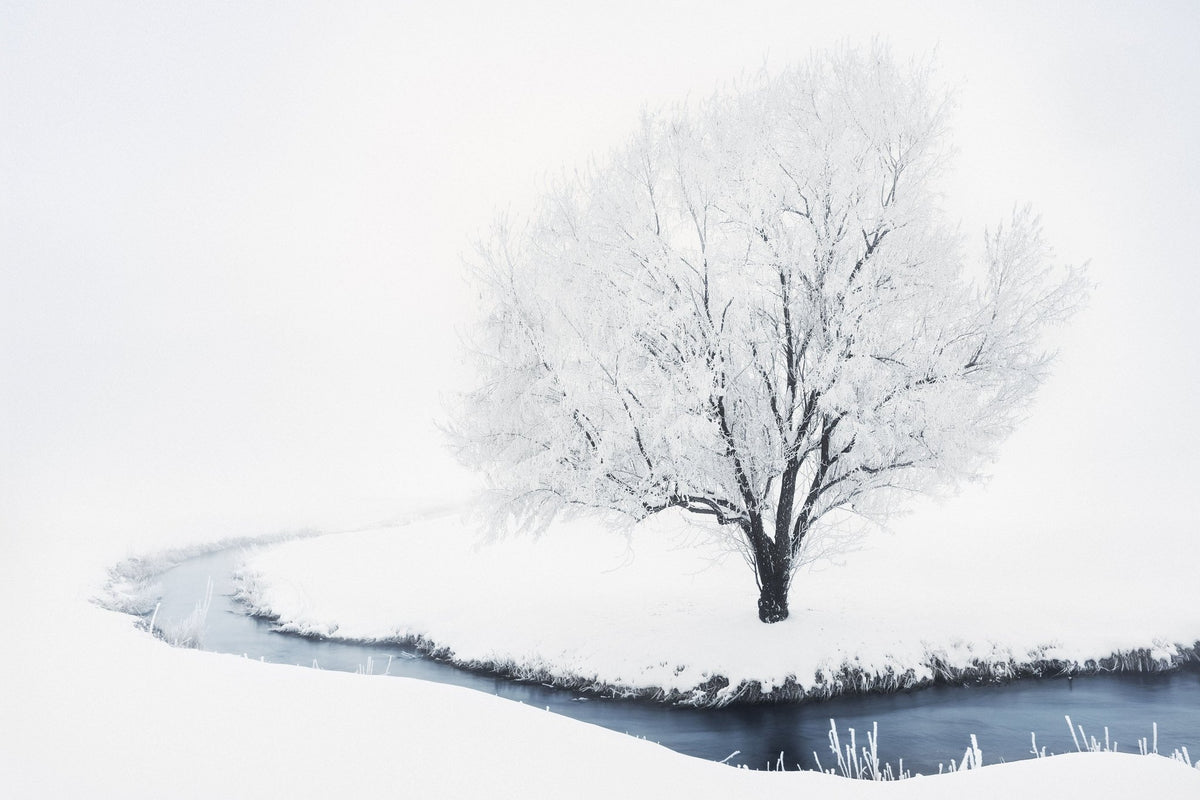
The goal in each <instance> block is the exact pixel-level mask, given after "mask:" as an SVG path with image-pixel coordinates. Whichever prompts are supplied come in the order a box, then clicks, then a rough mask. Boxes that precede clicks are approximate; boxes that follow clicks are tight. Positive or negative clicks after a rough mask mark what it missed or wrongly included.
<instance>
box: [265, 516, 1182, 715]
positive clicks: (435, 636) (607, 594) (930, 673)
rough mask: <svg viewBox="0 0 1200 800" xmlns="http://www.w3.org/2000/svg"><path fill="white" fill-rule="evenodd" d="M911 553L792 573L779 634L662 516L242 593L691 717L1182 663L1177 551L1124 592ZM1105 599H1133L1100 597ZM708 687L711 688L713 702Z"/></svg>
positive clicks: (1091, 582)
mask: <svg viewBox="0 0 1200 800" xmlns="http://www.w3.org/2000/svg"><path fill="white" fill-rule="evenodd" d="M924 519H925V520H926V521H927V522H928V521H930V520H936V519H937V518H936V516H935V515H934V514H932V513H931V514H928V515H926V516H925V517H924ZM913 538H914V539H915V540H916V541H915V543H914V542H913V541H912V540H908V541H906V540H905V539H904V538H903V534H902V533H897V534H894V535H893V536H891V537H883V538H882V541H880V542H879V544H878V546H876V547H874V548H872V549H871V550H870V551H867V552H860V553H855V554H851V555H847V556H846V557H845V562H847V563H843V564H824V565H821V566H823V567H824V568H823V569H818V570H814V571H812V572H804V573H802V574H801V575H800V576H799V577H798V578H797V580H796V586H795V588H794V590H793V600H792V603H793V613H792V616H791V617H790V618H789V619H788V620H785V621H784V622H781V623H776V624H774V625H764V624H761V623H759V622H758V619H757V614H756V608H755V599H756V597H757V594H756V589H755V586H754V584H753V579H752V577H751V574H750V572H749V569H748V567H747V566H746V565H745V563H743V562H742V561H741V559H740V558H738V557H737V555H736V554H731V555H728V556H727V557H723V554H722V552H721V550H720V546H719V544H717V543H715V542H713V541H712V540H711V529H710V528H706V527H703V526H701V525H694V524H689V521H688V518H687V517H686V516H685V515H683V514H675V513H665V514H663V515H660V517H658V518H653V519H651V520H649V521H647V522H645V523H643V524H641V525H639V526H637V527H635V528H633V529H632V530H629V531H628V532H625V533H622V532H617V531H614V530H612V529H611V527H608V526H606V525H605V523H604V521H602V520H579V521H575V522H572V523H565V524H560V525H555V526H552V527H551V528H550V530H549V531H547V533H546V534H545V535H544V536H543V537H542V538H541V539H539V540H536V541H535V540H531V539H524V538H522V539H508V540H504V541H500V542H484V541H481V540H480V538H479V535H478V531H477V529H476V527H475V525H474V524H473V523H472V522H471V521H469V520H467V519H465V518H463V517H461V516H458V515H448V516H444V517H442V518H440V519H437V520H434V521H426V522H420V523H414V524H413V525H410V526H402V527H397V528H388V529H381V530H375V531H365V532H360V533H351V534H343V535H339V536H328V537H321V538H316V539H307V540H302V541H295V542H290V543H287V544H284V545H279V546H274V547H270V548H268V549H266V550H264V551H262V552H260V553H258V554H256V555H254V556H252V557H250V558H249V559H248V561H247V563H246V565H245V567H244V568H243V570H242V578H243V580H242V586H243V593H244V595H245V598H246V599H247V600H248V602H249V603H250V604H251V605H252V606H253V607H254V608H256V609H257V610H258V611H260V612H261V613H264V614H267V615H270V616H273V617H276V618H278V620H279V623H280V625H281V627H282V628H284V629H285V630H289V631H296V632H301V633H306V634H317V635H322V636H334V637H338V638H347V639H362V640H384V639H393V640H395V639H401V640H420V641H422V642H423V644H424V645H425V646H427V647H429V648H431V649H433V650H435V651H438V652H440V653H442V654H444V655H446V656H448V657H449V658H451V659H453V660H454V661H456V662H458V663H462V664H469V665H476V666H485V667H494V668H497V669H500V670H501V671H504V672H506V673H508V674H513V675H518V676H537V677H538V678H539V679H540V680H545V681H554V682H558V683H561V684H563V685H570V686H591V685H597V684H598V685H600V686H610V687H617V688H618V689H620V690H625V691H629V690H634V691H639V692H641V693H643V694H649V695H652V696H663V695H665V696H667V697H670V698H672V699H675V700H682V701H684V702H700V703H708V702H716V703H721V702H725V701H728V700H730V699H734V698H736V697H737V696H738V695H739V694H742V693H744V689H745V687H744V684H747V683H749V682H757V683H758V684H759V685H760V686H761V688H762V690H763V691H767V692H769V691H770V690H771V689H772V688H774V687H779V686H782V685H784V684H785V683H791V684H793V685H794V687H793V688H797V689H798V691H799V693H804V694H814V695H818V696H820V695H823V694H826V693H834V694H836V693H840V692H842V691H854V684H853V681H854V678H853V677H848V675H859V676H861V678H862V681H863V682H862V683H861V684H860V685H866V686H883V687H887V686H889V685H890V686H893V687H894V686H895V684H892V683H891V681H892V680H893V679H894V678H895V677H896V676H905V675H907V677H906V678H905V679H904V681H905V682H904V684H902V685H913V684H914V683H916V682H920V681H928V680H931V679H932V678H933V677H934V668H935V667H934V666H933V665H935V664H936V665H941V666H943V667H944V668H946V669H948V670H962V671H967V670H970V669H971V668H972V667H973V666H976V665H978V664H981V663H982V664H987V665H992V671H993V672H994V673H995V674H998V675H1000V676H1004V675H1006V674H1010V673H1009V670H1010V669H1012V668H1014V667H1021V666H1024V665H1030V664H1036V663H1037V662H1045V661H1054V662H1066V663H1067V664H1069V665H1075V666H1076V667H1077V668H1081V669H1082V668H1083V665H1084V664H1085V663H1086V662H1087V661H1089V660H1093V661H1098V660H1100V659H1104V658H1108V657H1109V656H1112V655H1114V654H1120V653H1128V652H1131V651H1135V650H1146V651H1149V656H1150V658H1152V659H1161V660H1162V661H1163V662H1164V663H1170V661H1171V659H1172V658H1173V657H1177V656H1178V655H1179V654H1180V653H1188V654H1189V657H1190V658H1192V659H1193V660H1194V658H1195V656H1194V654H1193V653H1192V651H1193V648H1194V646H1195V645H1197V644H1198V643H1200V619H1198V618H1197V613H1196V608H1197V604H1196V603H1195V602H1194V600H1195V598H1194V597H1192V596H1191V594H1188V595H1184V597H1186V598H1188V599H1189V600H1190V601H1191V602H1180V595H1179V594H1178V593H1174V592H1171V593H1167V592H1163V591H1161V587H1162V586H1163V585H1164V583H1165V584H1166V585H1174V586H1181V587H1182V586H1187V585H1188V582H1189V573H1190V572H1191V571H1192V569H1193V565H1192V563H1189V562H1182V563H1181V560H1180V559H1177V558H1175V557H1174V556H1173V555H1171V554H1165V557H1163V558H1161V559H1160V560H1159V561H1158V562H1157V563H1154V564H1152V565H1147V568H1145V569H1144V570H1142V571H1138V572H1135V573H1133V574H1132V576H1127V577H1125V578H1124V579H1119V578H1118V576H1117V574H1116V573H1113V574H1106V571H1105V570H1103V569H1098V568H1096V566H1095V565H1091V566H1090V567H1089V568H1088V569H1086V570H1084V569H1073V568H1072V564H1073V563H1074V560H1075V556H1074V555H1072V554H1069V553H1068V554H1065V555H1060V556H1059V557H1058V558H1054V557H1052V556H1046V555H1042V556H1039V557H1037V558H1034V557H1032V556H1031V554H1029V553H1026V552H1016V553H1007V554H1006V553H1005V552H1004V550H1003V548H995V549H992V550H987V549H983V550H976V551H975V552H974V553H971V554H966V553H963V552H961V551H956V550H953V549H951V550H949V551H947V553H946V554H945V555H944V556H941V557H939V552H940V548H939V547H938V545H939V543H938V542H937V540H936V537H931V536H926V537H923V538H918V537H915V536H914V537H913ZM950 544H951V542H946V545H947V546H949V545H950ZM1114 594H1115V595H1116V596H1119V597H1122V598H1138V600H1137V602H1136V603H1132V602H1119V603H1117V602H1098V601H1097V598H1104V597H1106V596H1107V597H1113V596H1114ZM717 676H720V677H721V678H724V679H727V680H725V681H722V684H724V685H725V688H724V690H723V691H721V692H717V693H716V694H715V695H714V694H712V693H711V692H710V693H708V694H706V692H705V690H706V688H707V687H708V686H709V685H710V681H711V680H712V679H713V678H714V677H717ZM660 689H661V690H662V691H661V692H660V691H658V690H660Z"/></svg>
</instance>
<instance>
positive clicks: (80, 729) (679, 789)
mask: <svg viewBox="0 0 1200 800" xmlns="http://www.w3.org/2000/svg"><path fill="white" fill-rule="evenodd" d="M58 544H61V543H60V542H57V540H55V539H49V540H47V541H46V542H44V543H43V546H41V547H39V548H33V549H22V550H21V551H20V552H19V553H18V556H19V558H18V559H17V560H16V561H15V562H14V561H12V560H10V561H6V562H5V564H4V566H5V567H6V568H8V567H13V569H12V570H11V571H9V570H7V569H6V573H7V574H6V575H5V579H6V580H5V583H4V596H3V600H4V602H5V603H6V604H7V606H6V607H8V608H19V609H20V611H21V614H20V616H19V617H14V618H13V619H12V623H13V624H12V626H11V628H10V630H9V632H8V634H7V635H6V639H5V646H4V657H3V659H2V660H0V683H2V685H3V686H4V692H3V693H0V719H2V720H3V723H2V724H0V787H2V788H0V794H3V796H4V797H11V798H74V797H88V798H122V800H126V799H127V798H143V797H144V798H159V797H179V798H185V797H197V798H199V797H205V798H211V797H226V798H235V797H246V798H264V797H281V798H282V797H288V798H297V797H328V796H331V795H343V796H352V797H354V796H361V797H366V796H391V795H395V794H400V795H403V796H406V797H429V798H475V797H485V796H486V797H505V798H509V797H511V798H542V797H545V798H550V797H573V798H593V797H594V798H613V797H663V796H671V797H675V796H687V797H693V798H737V797H746V798H749V797H756V798H763V797H780V798H782V797H796V796H800V795H814V796H820V797H823V798H831V799H833V800H837V799H838V798H855V799H856V800H857V799H858V798H874V797H884V798H896V799H897V800H900V799H901V798H923V799H924V800H937V799H938V798H947V800H949V798H961V797H972V798H1010V797H1014V796H1023V797H1030V798H1034V797H1045V798H1061V797H1087V798H1123V797H1135V796H1156V797H1172V798H1174V797H1179V798H1183V797H1194V796H1196V793H1197V792H1198V791H1200V770H1195V769H1189V768H1186V767H1184V766H1183V765H1182V764H1179V763H1177V762H1173V761H1170V760H1168V759H1165V758H1146V757H1141V756H1134V755H1127V754H1103V753H1101V754H1073V755H1069V756H1061V757H1055V758H1050V759H1045V760H1039V761H1032V762H1022V763H1015V764H1006V765H1000V766H994V767H985V768H984V769H982V770H978V771H974V772H966V773H958V774H954V775H948V776H938V777H933V778H919V779H914V780H912V781H907V782H900V783H895V784H873V783H866V782H852V781H847V780H844V779H840V778H834V777H831V776H827V775H821V774H815V773H795V772H793V773H786V774H779V773H764V772H748V771H744V770H736V769H733V768H730V767H726V766H722V765H719V764H715V763H711V762H705V761H700V760H697V759H693V758H688V757H685V756H681V755H679V754H676V753H673V752H671V751H669V750H667V749H665V748H662V747H660V746H658V745H656V744H653V743H650V742H646V741H644V740H639V739H634V738H631V737H628V736H624V735H621V734H616V733H613V732H610V731H607V730H604V729H601V728H596V727H593V726H590V725H584V724H582V723H578V722H575V721H573V720H569V719H566V718H563V717H559V716H557V715H554V714H551V713H547V712H545V711H541V710H539V709H535V708H531V707H528V706H522V705H519V704H515V703H511V702H509V701H505V700H501V699H498V698H495V697H492V696H489V695H484V694H480V693H477V692H472V691H469V690H465V689H459V688H456V687H450V686H443V685H438V684H431V683H424V682H419V681H414V680H408V679H399V678H378V677H369V676H360V675H352V674H348V673H347V674H341V673H334V672H324V671H317V670H312V669H308V668H303V667H288V666H281V665H271V664H263V663H259V662H255V661H247V660H245V659H241V658H237V657H234V656H228V655H217V654H212V653H204V652H197V651H194V650H182V649H174V648H170V647H167V646H166V645H164V644H163V643H162V642H160V641H157V640H155V639H153V638H151V637H150V636H149V635H148V634H146V633H144V632H141V631H139V630H137V629H136V628H135V626H134V624H133V620H132V618H130V617H127V616H124V615H121V614H116V613H114V612H110V611H105V610H103V609H100V608H98V607H97V606H95V605H94V604H92V603H90V602H88V600H87V597H88V594H89V593H90V592H91V591H93V590H95V589H98V588H99V586H100V585H101V584H102V582H103V575H104V569H103V567H104V565H105V563H109V562H106V561H105V557H106V555H108V554H111V552H112V551H113V548H112V547H111V546H108V547H103V546H100V547H98V546H96V545H95V544H92V545H88V544H87V543H84V544H83V546H81V547H78V548H76V549H75V550H74V551H72V550H71V549H69V548H64V547H60V546H57V545H58ZM18 573H19V574H18ZM20 575H23V576H24V577H20ZM18 599H20V600H21V603H20V604H19V605H14V603H16V601H17V600H18ZM984 744H985V745H986V743H984Z"/></svg>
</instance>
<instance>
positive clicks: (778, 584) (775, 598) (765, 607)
mask: <svg viewBox="0 0 1200 800" xmlns="http://www.w3.org/2000/svg"><path fill="white" fill-rule="evenodd" d="M787 617H788V581H787V577H786V573H785V574H783V575H772V576H770V577H769V578H767V579H765V580H763V581H762V590H761V591H760V592H759V594H758V618H759V619H760V620H761V621H763V622H767V623H770V622H782V621H783V620H785V619H787Z"/></svg>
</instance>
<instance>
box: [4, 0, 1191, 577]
mask: <svg viewBox="0 0 1200 800" xmlns="http://www.w3.org/2000/svg"><path fill="white" fill-rule="evenodd" d="M82 5H83V4H67V3H63V4H53V3H42V4H33V3H6V4H4V7H3V10H0V448H2V449H0V528H2V530H0V535H2V536H3V537H4V538H5V540H7V541H8V542H9V543H11V544H10V545H9V546H11V547H14V548H18V549H19V547H20V543H21V542H22V541H25V542H28V541H32V539H34V538H39V539H41V538H46V537H53V538H55V539H61V540H62V541H64V542H69V541H84V540H87V539H90V538H93V537H96V536H100V535H101V534H102V535H103V537H106V540H109V541H119V542H122V543H125V544H128V545H129V546H135V545H137V544H139V543H142V542H146V541H151V540H154V539H157V538H160V537H161V536H162V535H163V533H164V531H165V532H169V533H170V535H171V536H177V537H180V538H188V537H194V536H199V535H211V534H213V533H217V532H219V533H221V534H253V533H259V532H263V531H267V530H275V529H278V528H285V527H297V526H305V525H318V526H319V525H327V524H334V523H340V522H347V521H356V520H363V521H368V520H370V519H381V518H386V517H387V516H389V515H396V514H400V513H403V512H404V510H406V509H409V508H415V507H419V506H423V505H427V504H430V503H436V502H442V501H444V500H453V499H456V498H459V497H461V496H462V493H463V492H464V491H465V488H464V487H462V486H460V485H459V481H458V480H448V479H447V476H449V475H452V474H453V473H452V472H451V471H450V470H451V468H450V467H449V466H448V464H449V459H448V458H447V457H446V456H445V454H444V452H443V450H442V448H441V445H440V440H439V437H438V434H437V432H436V430H435V428H434V427H433V425H432V422H431V421H432V420H433V418H434V417H435V415H436V414H437V409H438V404H439V401H440V395H441V394H442V393H444V392H445V391H447V390H448V389H449V388H450V387H451V386H452V385H453V383H454V381H455V380H457V379H458V377H459V376H460V372H461V370H460V366H459V365H460V364H461V357H460V353H459V350H458V344H457V335H456V332H455V331H456V326H458V325H460V324H461V322H462V320H463V319H464V318H465V317H466V316H468V314H469V312H470V310H471V297H470V295H469V293H468V291H467V289H466V286H465V285H464V284H463V282H462V280H461V278H460V263H461V254H462V253H463V252H464V251H466V250H468V249H469V247H470V243H471V240H472V237H473V236H474V235H475V233H476V232H478V231H479V230H481V229H482V228H483V227H484V226H486V225H487V223H488V221H489V220H490V218H491V216H492V215H493V213H495V211H496V210H497V209H502V208H512V209H513V210H515V211H518V212H519V211H520V210H521V209H522V208H523V207H526V206H527V205H528V203H529V202H530V198H531V197H532V196H533V193H534V192H535V191H536V187H537V184H538V180H539V179H540V177H541V176H542V175H543V174H545V173H546V172H549V171H553V170H556V169H558V168H561V167H562V166H564V165H570V164H573V163H579V162H580V161H581V160H583V159H585V158H587V157H588V156H590V155H592V154H597V153H603V152H604V151H605V150H607V149H608V148H610V147H613V146H615V145H618V144H620V143H621V142H622V140H623V139H624V137H625V136H626V135H627V134H628V133H629V132H630V131H631V130H632V128H633V127H634V125H635V123H636V120H637V117H638V114H639V112H640V110H641V109H642V108H643V107H646V106H649V107H651V108H653V107H656V106H659V105H661V104H664V103H670V102H673V101H676V100H678V99H681V98H685V97H688V96H693V97H695V96H704V95H707V94H709V93H711V92H712V91H713V90H714V89H715V88H717V87H719V86H721V85H723V84H726V83H728V82H729V81H731V80H732V79H735V78H736V77H737V76H738V75H739V74H742V73H745V72H748V71H752V70H755V69H757V68H758V67H760V66H762V65H763V64H764V63H765V64H766V65H767V66H768V67H772V66H774V67H779V66H782V65H785V64H787V63H789V62H792V61H795V60H799V59H802V58H804V57H805V56H806V55H807V54H808V53H809V52H810V51H811V50H812V49H813V48H823V47H828V46H830V45H833V44H837V43H840V42H849V43H851V44H854V43H867V42H869V41H870V39H871V37H873V36H880V37H882V38H884V39H885V40H887V41H890V43H891V44H892V46H893V48H894V50H895V51H896V53H897V54H898V55H901V56H905V55H908V54H913V55H918V56H919V55H923V54H926V53H928V52H929V51H930V50H932V49H935V48H936V50H937V54H938V60H939V63H940V65H941V75H942V79H943V80H944V81H945V82H946V84H947V85H950V86H955V87H957V88H958V92H959V113H958V117H957V119H956V125H955V133H954V137H955V144H956V145H957V146H958V148H959V158H958V162H957V170H958V171H957V173H956V176H955V177H954V179H953V181H952V182H951V183H950V184H949V186H948V189H949V192H950V200H951V208H952V209H955V210H956V211H957V212H958V213H960V215H961V216H962V218H963V220H964V230H965V231H967V232H968V233H970V234H971V236H972V237H976V239H977V237H978V235H979V234H980V233H981V230H982V227H983V226H984V225H985V224H989V223H994V222H995V221H998V220H999V219H1000V218H1002V217H1003V216H1004V215H1005V214H1006V213H1008V212H1009V211H1010V210H1011V209H1012V207H1013V206H1014V204H1017V203H1024V202H1030V203H1032V204H1033V205H1034V206H1035V207H1036V208H1037V209H1038V210H1040V211H1041V212H1042V214H1043V221H1044V225H1045V229H1046V232H1047V235H1048V237H1049V239H1050V240H1051V241H1052V242H1053V243H1054V244H1055V246H1056V249H1057V252H1058V253H1059V255H1060V257H1061V258H1062V260H1064V261H1066V262H1070V263H1082V262H1084V261H1087V260H1089V259H1090V262H1091V275H1092V278H1093V280H1094V281H1095V282H1096V283H1097V285H1098V288H1097V290H1096V292H1095V295H1094V297H1093V300H1092V304H1091V307H1090V308H1089V310H1088V311H1087V312H1086V313H1085V314H1083V315H1082V316H1081V317H1080V318H1078V320H1077V321H1076V323H1075V324H1074V325H1073V326H1072V328H1071V330H1070V331H1069V333H1068V335H1066V336H1065V337H1064V346H1063V350H1062V355H1061V359H1060V363H1059V370H1058V372H1057V373H1056V375H1055V377H1053V378H1052V379H1051V382H1050V383H1049V384H1048V385H1047V386H1046V388H1045V391H1044V392H1043V394H1042V397H1041V399H1040V402H1039V404H1038V406H1037V407H1036V408H1035V409H1034V411H1033V412H1032V414H1031V418H1030V420H1029V422H1028V424H1027V425H1026V427H1025V428H1024V429H1023V430H1022V432H1021V433H1019V434H1018V435H1017V436H1015V437H1014V438H1013V439H1012V440H1011V441H1010V443H1009V444H1008V445H1007V446H1006V447H1005V449H1004V453H1003V456H1002V458H1001V460H1000V462H999V463H998V464H997V465H996V468H995V472H996V476H997V477H996V480H995V481H994V483H993V485H992V487H991V491H992V494H991V497H992V498H993V499H992V500H991V501H990V502H991V503H992V506H991V507H989V508H988V509H987V512H986V513H987V514H988V515H989V516H991V517H995V516H996V515H997V514H1003V513H1006V511H1005V509H1009V510H1011V512H1012V514H1013V516H1012V517H1011V518H1001V519H1000V520H998V521H997V520H993V522H992V524H993V525H994V527H995V530H1004V529H1005V528H1007V527H1012V526H1014V525H1017V524H1018V523H1019V524H1021V525H1023V526H1027V525H1028V524H1029V522H1030V519H1031V517H1030V511H1029V509H1030V508H1033V509H1036V511H1037V518H1038V519H1041V520H1049V521H1048V522H1044V523H1041V524H1044V525H1047V526H1050V527H1053V526H1054V525H1058V524H1067V523H1066V522H1064V521H1068V520H1076V521H1077V527H1078V525H1084V526H1085V527H1090V526H1092V525H1094V524H1095V525H1102V524H1106V525H1107V528H1106V531H1107V532H1108V534H1111V535H1112V536H1117V535H1118V534H1117V533H1114V532H1119V535H1120V536H1126V535H1128V534H1130V533H1136V536H1137V537H1138V539H1139V541H1144V542H1149V543H1150V545H1152V546H1154V547H1164V548H1174V547H1184V548H1192V549H1191V550H1189V551H1188V552H1191V553H1195V552H1196V550H1195V545H1194V544H1191V543H1190V542H1189V540H1190V539H1194V538H1195V537H1194V533H1195V528H1196V524H1195V520H1196V516H1197V515H1196V512H1195V511H1194V505H1193V504H1192V501H1191V495H1192V493H1193V490H1194V487H1195V484H1196V479H1197V478H1198V477H1200V456H1198V455H1197V453H1200V423H1198V422H1197V420H1196V417H1195V409H1196V405H1197V400H1198V399H1200V366H1198V364H1200V359H1198V358H1197V356H1196V352H1195V350H1196V345H1197V343H1198V342H1200V325H1198V324H1197V323H1196V321H1195V313H1196V309H1197V308H1198V307H1200V273H1198V270H1197V256H1196V244H1195V237H1196V225H1197V220H1200V203H1198V201H1197V188H1196V187H1198V186H1200V159H1198V158H1197V157H1196V154H1195V150H1194V148H1195V146H1196V142H1197V141H1198V140H1200V137H1198V134H1200V116H1198V115H1200V96H1198V94H1200V92H1198V90H1197V87H1198V86H1200V60H1198V52H1200V50H1198V48H1197V47H1196V42H1197V41H1200V6H1198V5H1197V4H1196V3H1194V2H1179V3H1165V2H1163V3H1155V4H1151V6H1152V7H1150V8H1145V7H1137V6H1135V5H1134V4H1132V3H1131V4H1128V5H1127V6H1122V5H1118V4H1112V3H1080V4H1053V5H1054V8H1052V9H1047V8H1044V7H1043V6H1047V5H1051V4H1044V3H1030V4H1017V3H1010V2H1005V3H994V4H989V5H981V4H968V3H960V4H953V6H954V8H953V9H952V10H950V11H947V10H946V9H945V8H944V6H946V5H951V4H930V5H928V6H914V5H905V6H903V7H902V8H898V7H896V5H897V4H893V3H880V4H878V5H871V4H840V3H839V4H832V3H811V4H808V3H799V2H795V1H794V0H789V1H788V2H780V3H752V2H751V3H737V4H733V3H714V4H710V5H708V6H705V5H703V4H698V3H660V4H654V3H645V2H636V3H591V4H577V5H579V6H580V7H581V10H579V11H568V10H566V8H565V6H567V5H572V4H563V3H544V4H516V3H502V4H501V3H480V4H477V5H472V4H466V3H459V4H445V6H444V7H443V8H434V5H435V4H430V3H389V4H378V5H368V4H345V3H336V4H335V3H329V4H310V3H286V4H284V3H279V4H265V3H264V4H245V3H227V4H218V3H191V4H183V3H141V4H138V3H121V4H112V5H104V4H87V6H86V7H81V6H82ZM833 5H837V6H839V8H837V9H836V10H834V9H831V8H830V6H833ZM843 6H844V7H843ZM972 497H974V498H976V500H973V501H972V502H976V501H978V502H983V501H980V500H978V497H979V495H972ZM966 507H967V506H963V507H962V508H966ZM971 507H972V508H979V506H971ZM960 511H961V508H960ZM979 513H983V512H982V511H980V512H979ZM1079 520H1083V521H1084V523H1078V521H1079ZM1105 521H1106V522H1105ZM103 537H102V538H103Z"/></svg>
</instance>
